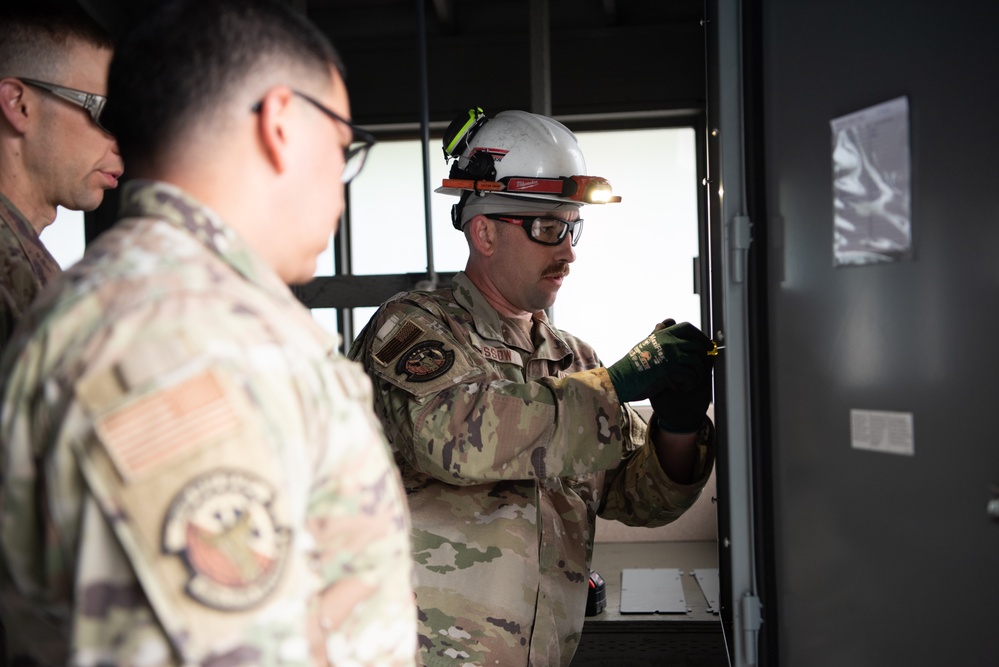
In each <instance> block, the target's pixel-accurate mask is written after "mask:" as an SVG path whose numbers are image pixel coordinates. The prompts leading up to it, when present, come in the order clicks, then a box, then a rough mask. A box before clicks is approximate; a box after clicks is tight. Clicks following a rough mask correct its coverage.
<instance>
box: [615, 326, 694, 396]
mask: <svg viewBox="0 0 999 667" xmlns="http://www.w3.org/2000/svg"><path fill="white" fill-rule="evenodd" d="M712 347H713V346H712V344H711V339H710V338H708V337H707V336H705V335H704V334H703V333H701V331H700V330H699V329H698V328H697V327H695V326H694V325H692V324H690V323H689V322H681V323H680V324H674V323H673V320H666V321H665V322H663V323H662V324H661V325H657V326H656V329H655V331H653V332H652V335H650V336H649V337H648V338H646V339H645V340H643V341H642V342H641V343H639V344H638V345H636V346H635V347H633V348H631V351H630V352H628V354H626V355H625V356H624V357H622V358H621V359H620V360H619V361H617V362H615V363H614V364H612V365H611V366H609V367H608V368H607V373H608V374H609V375H610V379H611V383H612V384H613V385H614V391H616V392H617V397H618V400H620V401H621V402H622V403H627V402H629V401H639V400H642V399H644V398H651V397H652V396H656V395H658V394H660V393H661V392H663V391H664V390H666V389H669V390H671V391H675V392H689V391H691V390H693V389H694V388H695V387H697V386H699V385H700V384H701V382H702V381H703V380H704V379H705V378H707V377H709V375H710V373H711V365H712V359H711V357H709V356H708V354H707V353H708V350H710V349H712Z"/></svg>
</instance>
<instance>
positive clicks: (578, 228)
mask: <svg viewBox="0 0 999 667" xmlns="http://www.w3.org/2000/svg"><path fill="white" fill-rule="evenodd" d="M483 215H485V216H486V217H487V218H489V219H490V220H498V221H499V222H505V223H507V224H510V225H517V226H518V227H523V228H524V232H525V233H526V234H527V238H529V239H531V240H532V241H534V242H535V243H540V244H541V245H559V244H560V243H562V241H564V240H565V237H566V234H568V235H569V236H570V237H571V239H572V245H574V246H575V245H576V244H577V243H579V238H580V237H581V236H582V235H583V219H582V218H580V219H578V220H573V221H572V222H569V221H567V220H563V219H562V218H556V217H554V216H550V215H539V216H523V215H513V214H509V213H484V214H483Z"/></svg>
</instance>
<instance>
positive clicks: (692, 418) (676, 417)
mask: <svg viewBox="0 0 999 667" xmlns="http://www.w3.org/2000/svg"><path fill="white" fill-rule="evenodd" d="M649 402H650V403H651V404H652V412H653V415H652V417H653V419H655V420H656V421H658V422H659V428H661V429H662V430H664V431H666V432H667V433H693V432H694V431H698V430H700V428H701V425H702V424H703V423H704V413H706V412H707V411H708V406H709V405H711V376H710V374H709V375H708V377H706V378H704V380H703V381H702V382H701V383H700V384H699V385H697V386H696V387H694V388H693V389H692V390H690V391H672V390H670V389H666V390H663V391H661V392H659V393H658V394H656V395H655V396H653V397H652V398H650V399H649Z"/></svg>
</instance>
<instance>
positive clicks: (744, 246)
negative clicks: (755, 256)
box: [728, 215, 753, 283]
mask: <svg viewBox="0 0 999 667" xmlns="http://www.w3.org/2000/svg"><path fill="white" fill-rule="evenodd" d="M752 242H753V223H752V222H751V221H750V219H749V216H748V215H737V216H735V217H733V218H732V219H731V220H730V221H729V224H728V250H729V261H730V262H731V264H732V273H731V280H732V282H734V283H741V282H743V281H744V280H745V279H746V253H747V252H748V251H749V245H750V244H751V243H752Z"/></svg>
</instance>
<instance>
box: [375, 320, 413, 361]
mask: <svg viewBox="0 0 999 667" xmlns="http://www.w3.org/2000/svg"><path fill="white" fill-rule="evenodd" d="M422 335H423V329H422V328H420V327H419V326H418V325H416V324H414V323H413V322H406V323H405V324H403V325H402V326H401V327H399V331H398V332H396V334H395V336H393V337H392V340H390V341H389V342H387V343H385V345H383V346H382V348H381V349H380V350H378V352H375V353H374V354H373V355H372V356H374V358H375V359H376V360H377V361H378V362H379V363H380V364H382V365H383V366H387V365H388V364H390V363H392V360H393V359H395V358H396V357H398V356H399V355H400V354H402V351H403V350H405V349H406V348H408V347H409V346H410V344H411V343H412V342H413V341H415V340H416V339H417V338H419V337H420V336H422Z"/></svg>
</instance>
